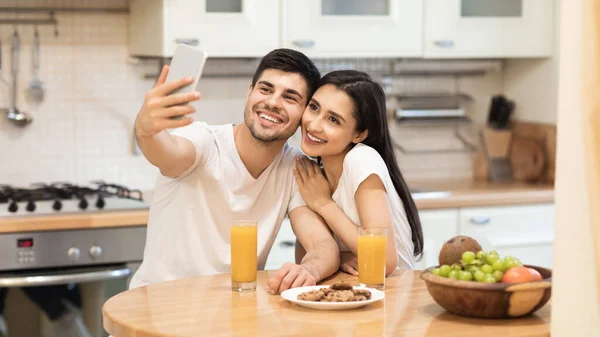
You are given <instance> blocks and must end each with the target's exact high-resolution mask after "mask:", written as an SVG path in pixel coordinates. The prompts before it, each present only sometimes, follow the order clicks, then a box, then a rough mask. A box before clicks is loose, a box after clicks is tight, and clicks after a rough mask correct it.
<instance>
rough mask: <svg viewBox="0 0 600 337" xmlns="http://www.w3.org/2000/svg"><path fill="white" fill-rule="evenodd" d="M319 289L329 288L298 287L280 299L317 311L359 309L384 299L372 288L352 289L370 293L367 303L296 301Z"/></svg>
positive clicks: (383, 294) (282, 294) (381, 292)
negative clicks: (308, 292)
mask: <svg viewBox="0 0 600 337" xmlns="http://www.w3.org/2000/svg"><path fill="white" fill-rule="evenodd" d="M321 288H329V286H309V287H300V288H292V289H288V290H286V291H284V292H282V293H281V297H283V298H284V299H286V300H288V301H290V302H292V303H296V304H298V305H300V306H303V307H305V308H310V309H319V310H345V309H354V308H360V307H363V306H365V305H368V304H371V303H374V302H377V301H381V300H382V299H383V298H384V297H385V293H384V292H383V291H381V290H377V289H372V288H363V287H354V289H365V290H368V291H370V292H371V299H369V300H367V301H352V302H314V301H301V300H299V299H298V295H300V294H302V293H304V292H307V291H311V290H315V289H321Z"/></svg>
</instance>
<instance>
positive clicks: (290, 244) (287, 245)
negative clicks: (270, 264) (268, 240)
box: [279, 241, 296, 248]
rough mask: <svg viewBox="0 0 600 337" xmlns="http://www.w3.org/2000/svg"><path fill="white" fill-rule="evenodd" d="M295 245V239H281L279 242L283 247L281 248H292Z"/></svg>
mask: <svg viewBox="0 0 600 337" xmlns="http://www.w3.org/2000/svg"><path fill="white" fill-rule="evenodd" d="M295 245H296V243H295V242H293V241H281V242H280V243H279V247H281V248H290V247H294V246H295Z"/></svg>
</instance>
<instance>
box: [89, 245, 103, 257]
mask: <svg viewBox="0 0 600 337" xmlns="http://www.w3.org/2000/svg"><path fill="white" fill-rule="evenodd" d="M100 255H102V247H100V246H92V247H90V256H91V257H92V258H93V259H94V260H95V259H97V258H99V257H100Z"/></svg>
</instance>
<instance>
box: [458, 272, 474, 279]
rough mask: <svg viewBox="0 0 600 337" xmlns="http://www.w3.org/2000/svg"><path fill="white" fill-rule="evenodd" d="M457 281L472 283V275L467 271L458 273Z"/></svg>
mask: <svg viewBox="0 0 600 337" xmlns="http://www.w3.org/2000/svg"><path fill="white" fill-rule="evenodd" d="M458 279H459V280H463V281H473V274H471V273H470V272H468V271H460V272H458Z"/></svg>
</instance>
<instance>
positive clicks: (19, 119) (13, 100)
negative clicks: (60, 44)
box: [6, 29, 32, 126]
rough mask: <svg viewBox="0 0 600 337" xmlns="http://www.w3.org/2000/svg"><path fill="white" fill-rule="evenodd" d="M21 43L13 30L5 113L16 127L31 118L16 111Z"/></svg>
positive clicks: (17, 34)
mask: <svg viewBox="0 0 600 337" xmlns="http://www.w3.org/2000/svg"><path fill="white" fill-rule="evenodd" d="M20 44H21V41H20V40H19V33H18V32H17V30H16V29H15V31H14V33H13V36H12V41H11V48H10V49H11V54H12V57H11V62H10V63H11V73H12V91H11V95H10V107H9V108H8V110H7V112H6V117H7V118H8V120H10V121H11V122H13V123H14V124H16V125H18V126H25V125H27V124H29V123H31V121H32V118H31V116H29V114H27V113H26V112H22V111H19V109H17V77H18V74H19V52H20V50H19V49H20V47H21V45H20Z"/></svg>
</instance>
